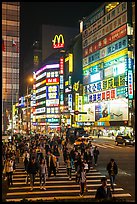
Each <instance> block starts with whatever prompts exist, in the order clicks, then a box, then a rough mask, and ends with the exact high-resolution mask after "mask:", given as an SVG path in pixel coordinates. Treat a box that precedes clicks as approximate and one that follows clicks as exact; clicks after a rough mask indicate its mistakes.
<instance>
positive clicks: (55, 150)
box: [53, 145, 60, 172]
mask: <svg viewBox="0 0 137 204" xmlns="http://www.w3.org/2000/svg"><path fill="white" fill-rule="evenodd" d="M53 154H54V155H55V156H56V160H57V172H58V171H59V158H60V153H59V148H58V145H54V148H53Z"/></svg>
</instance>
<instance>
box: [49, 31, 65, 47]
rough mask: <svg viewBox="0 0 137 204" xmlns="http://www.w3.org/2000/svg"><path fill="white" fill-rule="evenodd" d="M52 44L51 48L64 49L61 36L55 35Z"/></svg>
mask: <svg viewBox="0 0 137 204" xmlns="http://www.w3.org/2000/svg"><path fill="white" fill-rule="evenodd" d="M52 42H53V48H63V47H64V37H63V35H62V34H60V35H59V36H58V35H55V37H54V40H52Z"/></svg>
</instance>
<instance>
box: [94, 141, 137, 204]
mask: <svg viewBox="0 0 137 204" xmlns="http://www.w3.org/2000/svg"><path fill="white" fill-rule="evenodd" d="M93 143H95V144H97V145H99V151H100V155H99V160H98V166H97V167H96V169H97V170H99V171H100V172H101V173H102V174H104V175H106V176H108V173H107V171H106V165H107V163H108V162H109V161H110V159H111V158H114V159H115V161H116V162H117V165H118V169H119V172H118V175H117V177H116V183H117V184H118V186H121V187H122V188H123V189H124V190H125V192H126V193H130V194H131V199H130V202H131V201H132V202H135V147H133V146H123V145H119V146H115V144H114V140H110V139H109V140H108V139H104V138H99V139H98V138H95V139H94V142H93ZM103 146H104V147H106V148H103ZM112 147H113V148H112Z"/></svg>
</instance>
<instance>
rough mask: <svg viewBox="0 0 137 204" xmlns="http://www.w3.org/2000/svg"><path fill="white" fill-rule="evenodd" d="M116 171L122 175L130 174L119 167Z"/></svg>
mask: <svg viewBox="0 0 137 204" xmlns="http://www.w3.org/2000/svg"><path fill="white" fill-rule="evenodd" d="M118 173H119V174H122V175H126V176H131V174H128V173H127V172H125V171H123V170H122V169H119V170H118Z"/></svg>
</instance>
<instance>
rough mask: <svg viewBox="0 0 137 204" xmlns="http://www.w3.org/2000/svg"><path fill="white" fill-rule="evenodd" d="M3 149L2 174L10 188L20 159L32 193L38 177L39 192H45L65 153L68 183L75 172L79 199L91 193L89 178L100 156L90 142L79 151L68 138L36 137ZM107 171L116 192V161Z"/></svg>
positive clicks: (8, 145)
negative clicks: (89, 173) (61, 156)
mask: <svg viewBox="0 0 137 204" xmlns="http://www.w3.org/2000/svg"><path fill="white" fill-rule="evenodd" d="M2 149H3V151H2V164H3V175H4V176H5V178H6V179H7V181H8V186H10V185H13V181H12V177H13V172H14V171H15V169H16V166H17V165H18V163H19V162H20V158H21V159H22V160H23V163H24V171H25V173H26V179H25V182H26V183H28V182H30V190H31V191H33V188H34V184H35V178H36V176H39V178H40V179H39V181H40V183H39V186H40V189H41V190H46V180H47V178H48V179H50V177H51V176H52V175H53V176H54V177H56V175H57V173H58V172H59V166H60V155H61V154H62V155H63V162H64V165H65V166H66V174H67V175H68V180H71V179H72V172H73V175H75V182H76V183H77V184H79V188H80V196H83V195H84V192H87V191H88V188H87V181H86V180H87V179H86V175H87V173H88V172H89V171H90V169H91V168H93V167H95V166H97V165H98V156H99V154H100V152H99V149H98V147H97V146H95V147H93V145H92V144H91V143H90V145H88V146H86V145H85V144H84V143H82V144H81V145H80V147H79V148H78V147H76V146H73V145H71V146H70V145H69V141H68V140H66V138H64V137H63V136H62V137H59V136H57V135H54V136H53V137H52V138H51V137H48V136H44V135H41V136H40V135H35V136H33V137H30V139H28V138H24V139H23V140H22V141H21V142H20V143H18V142H17V141H13V142H8V143H5V144H3V145H2ZM107 171H108V172H109V175H110V181H111V187H112V189H113V190H114V182H115V175H116V174H117V172H118V168H117V165H116V162H115V161H114V160H113V159H111V161H110V163H109V164H108V165H107ZM101 182H103V183H102V186H106V181H105V180H102V181H101ZM100 189H102V187H100ZM100 189H99V190H98V191H97V194H96V198H97V197H99V194H100ZM101 193H102V191H101Z"/></svg>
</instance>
